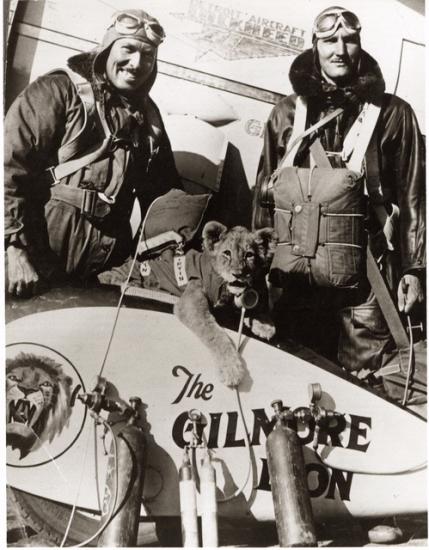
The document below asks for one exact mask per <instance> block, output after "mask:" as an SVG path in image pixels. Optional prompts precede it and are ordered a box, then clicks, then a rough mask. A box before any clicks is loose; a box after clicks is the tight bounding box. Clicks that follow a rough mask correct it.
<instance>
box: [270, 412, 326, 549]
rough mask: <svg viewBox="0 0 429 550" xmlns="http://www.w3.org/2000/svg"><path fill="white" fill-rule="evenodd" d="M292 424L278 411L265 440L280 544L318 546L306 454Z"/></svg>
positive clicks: (284, 546)
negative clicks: (308, 483)
mask: <svg viewBox="0 0 429 550" xmlns="http://www.w3.org/2000/svg"><path fill="white" fill-rule="evenodd" d="M277 403H280V408H278V410H279V409H281V408H282V407H281V402H277ZM276 412H278V411H276ZM290 424H291V422H290V420H289V419H287V416H286V418H285V417H284V416H283V417H282V416H281V413H280V414H278V415H277V423H276V425H275V427H274V429H273V430H272V432H271V433H270V434H269V436H268V437H267V442H266V449H267V462H268V470H269V473H270V480H271V490H272V496H273V503H274V514H275V519H276V526H277V533H278V537H279V544H280V546H281V547H283V548H286V547H289V546H317V539H316V530H315V525H314V519H313V512H312V509H311V500H310V495H309V493H308V486H307V476H306V472H305V464H304V456H303V453H302V448H301V444H300V442H299V438H298V436H297V434H296V431H295V430H294V429H293V428H292V427H291V426H290Z"/></svg>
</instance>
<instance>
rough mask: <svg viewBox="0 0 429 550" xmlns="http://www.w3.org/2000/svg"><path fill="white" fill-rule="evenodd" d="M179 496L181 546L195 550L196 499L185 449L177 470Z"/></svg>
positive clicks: (190, 467)
mask: <svg viewBox="0 0 429 550" xmlns="http://www.w3.org/2000/svg"><path fill="white" fill-rule="evenodd" d="M179 494H180V517H181V521H182V544H183V546H184V547H185V548H196V547H198V546H199V539H198V519H197V497H196V486H195V478H194V473H193V469H192V464H191V461H190V460H189V454H188V450H187V449H186V450H185V454H184V456H183V462H182V465H181V467H180V469H179Z"/></svg>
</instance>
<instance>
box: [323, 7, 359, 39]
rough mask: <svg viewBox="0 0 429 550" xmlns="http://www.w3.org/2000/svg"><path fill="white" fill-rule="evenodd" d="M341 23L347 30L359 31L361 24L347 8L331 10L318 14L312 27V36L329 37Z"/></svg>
mask: <svg viewBox="0 0 429 550" xmlns="http://www.w3.org/2000/svg"><path fill="white" fill-rule="evenodd" d="M340 25H342V26H343V27H344V28H345V29H346V30H347V31H349V32H351V33H352V32H359V31H360V30H361V25H360V22H359V19H358V18H357V16H356V15H355V14H354V13H352V12H351V11H348V10H342V9H337V10H332V11H327V12H325V13H322V14H320V15H319V16H318V17H317V18H316V21H315V22H314V27H313V37H314V36H315V37H316V38H329V37H330V36H332V35H334V34H335V33H336V32H337V30H338V28H339V27H340Z"/></svg>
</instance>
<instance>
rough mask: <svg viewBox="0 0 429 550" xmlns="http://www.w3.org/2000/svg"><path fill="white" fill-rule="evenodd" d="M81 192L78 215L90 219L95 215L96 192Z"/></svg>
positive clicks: (85, 190) (87, 190)
mask: <svg viewBox="0 0 429 550" xmlns="http://www.w3.org/2000/svg"><path fill="white" fill-rule="evenodd" d="M82 191H83V193H82V202H81V206H80V213H81V214H84V215H85V216H90V217H92V216H94V214H95V208H96V206H97V191H94V190H93V189H82Z"/></svg>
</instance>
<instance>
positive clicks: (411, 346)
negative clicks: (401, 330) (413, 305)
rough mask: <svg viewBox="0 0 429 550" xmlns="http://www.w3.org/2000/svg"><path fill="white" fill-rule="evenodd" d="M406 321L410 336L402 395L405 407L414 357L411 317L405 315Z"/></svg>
mask: <svg viewBox="0 0 429 550" xmlns="http://www.w3.org/2000/svg"><path fill="white" fill-rule="evenodd" d="M407 323H408V333H409V337H410V353H409V356H408V368H407V379H406V382H405V388H404V396H403V398H402V405H403V406H404V407H405V405H406V404H407V400H408V387H409V385H410V379H411V373H412V370H413V362H414V361H413V359H414V347H413V346H414V336H413V327H412V326H411V319H410V316H409V315H407Z"/></svg>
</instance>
